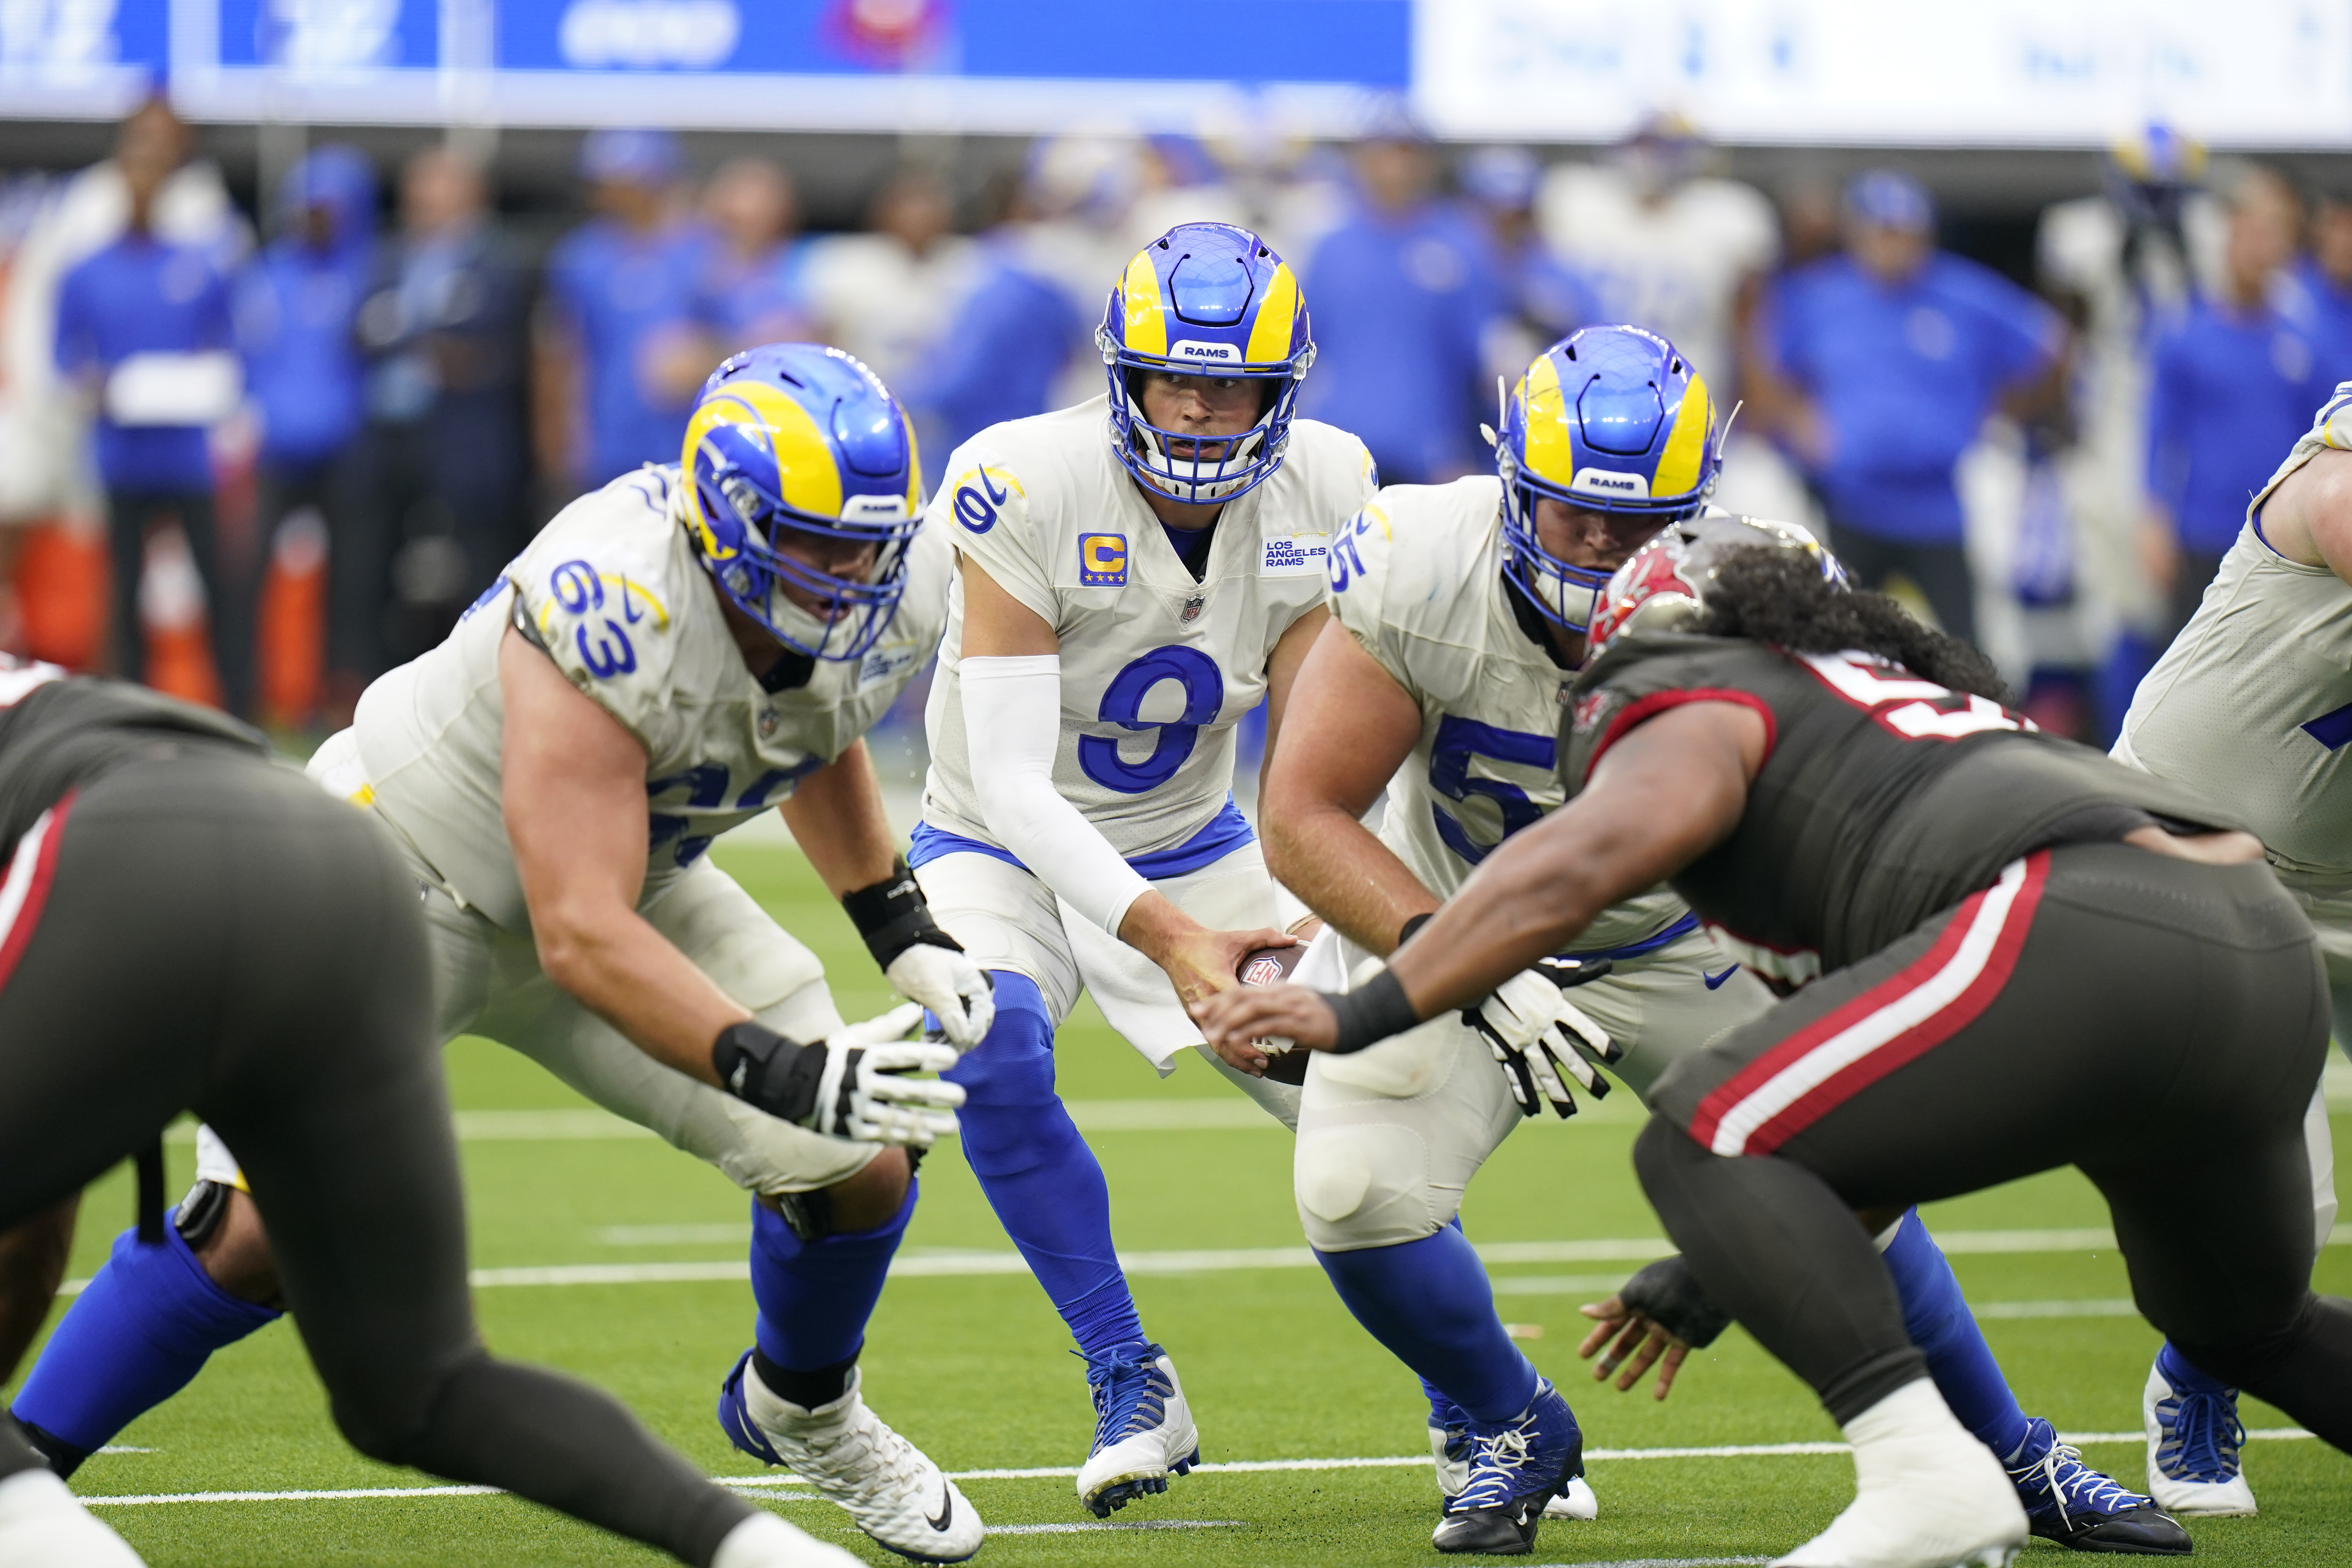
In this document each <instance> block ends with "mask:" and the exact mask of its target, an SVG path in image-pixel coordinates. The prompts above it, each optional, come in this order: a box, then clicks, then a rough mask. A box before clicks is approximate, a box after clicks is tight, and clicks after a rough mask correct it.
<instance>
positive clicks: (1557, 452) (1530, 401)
mask: <svg viewBox="0 0 2352 1568" xmlns="http://www.w3.org/2000/svg"><path fill="white" fill-rule="evenodd" d="M1518 395H1519V398H1520V400H1521V404H1522V405H1523V407H1524V408H1525V410H1526V419H1527V431H1528V472H1529V473H1532V474H1533V475H1535V476H1536V478H1538V479H1543V480H1546V481H1548V482H1549V483H1551V484H1555V485H1561V486H1565V485H1566V484H1567V483H1568V482H1569V481H1570V479H1574V478H1575V477H1576V450H1575V448H1574V447H1571V446H1570V444H1569V437H1568V399H1567V396H1566V395H1564V394H1563V393H1562V392H1561V391H1560V388H1559V366H1558V365H1556V364H1554V363H1552V358H1551V355H1549V354H1541V355H1538V357H1537V359H1536V363H1533V364H1531V365H1529V366H1528V374H1526V376H1525V377H1523V378H1522V379H1521V380H1520V382H1519V391H1518Z"/></svg>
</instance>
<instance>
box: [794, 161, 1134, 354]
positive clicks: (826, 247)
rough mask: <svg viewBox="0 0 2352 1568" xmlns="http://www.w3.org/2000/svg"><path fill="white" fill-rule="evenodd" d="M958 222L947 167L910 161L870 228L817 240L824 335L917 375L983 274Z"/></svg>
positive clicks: (809, 273) (811, 268) (870, 217)
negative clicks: (944, 175)
mask: <svg viewBox="0 0 2352 1568" xmlns="http://www.w3.org/2000/svg"><path fill="white" fill-rule="evenodd" d="M954 224H955V202H954V199H953V197H951V196H950V195H949V193H948V188H947V185H946V184H944V183H943V182H942V181H941V180H940V176H939V175H938V174H933V173H932V172H931V171H929V170H928V169H920V168H907V169H901V170H900V171H899V172H898V174H895V175H894V176H892V178H891V179H890V181H889V183H888V184H885V185H884V186H883V187H882V189H881V191H880V192H879V193H878V194H877V195H876V196H875V198H874V201H873V204H872V205H871V206H870V207H869V208H868V209H867V212H866V227H867V232H866V233H864V234H841V235H832V236H828V237H825V238H824V239H821V240H817V241H814V243H813V244H812V245H811V247H810V253H809V259H808V267H807V269H806V271H805V272H804V274H803V277H804V279H805V280H806V283H807V288H808V300H809V307H810V310H812V312H813V313H814V315H815V317H816V319H817V321H818V322H819V323H820V324H821V326H822V328H823V331H824V342H830V343H833V344H835V346H836V347H839V348H844V349H846V350H848V351H849V352H850V353H854V354H856V356H857V357H858V358H859V359H862V360H864V361H865V362H866V364H867V365H868V366H870V367H871V368H872V370H873V372H874V374H877V375H878V376H880V377H881V378H882V381H883V384H885V385H886V386H889V387H891V388H893V389H894V390H895V389H896V388H897V387H898V384H900V383H901V382H905V381H908V380H909V378H911V377H914V376H917V375H919V374H920V373H921V370H922V363H923V356H924V355H925V354H927V353H929V352H930V351H931V350H932V348H933V347H934V346H935V345H936V344H938V343H939V342H940V339H941V335H942V334H943V333H945V332H946V331H947V327H948V322H949V321H951V320H953V319H954V316H955V313H956V312H957V310H960V309H961V307H962V305H963V301H964V298H965V296H966V295H967V294H969V293H970V292H971V288H972V285H973V284H974V283H975V282H976V281H977V279H978V274H979V270H980V256H979V253H978V251H977V250H976V249H975V248H974V247H973V245H972V242H971V240H970V239H968V238H965V237H963V236H961V235H959V234H957V233H955V232H954ZM1103 287H1104V288H1105V289H1108V288H1109V287H1110V279H1104V280H1103Z"/></svg>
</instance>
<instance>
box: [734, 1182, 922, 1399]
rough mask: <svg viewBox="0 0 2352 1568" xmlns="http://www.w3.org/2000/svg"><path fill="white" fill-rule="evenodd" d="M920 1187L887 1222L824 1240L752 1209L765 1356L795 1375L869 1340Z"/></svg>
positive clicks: (754, 1294) (764, 1209)
mask: <svg viewBox="0 0 2352 1568" xmlns="http://www.w3.org/2000/svg"><path fill="white" fill-rule="evenodd" d="M915 1194H916V1184H915V1183H914V1182H912V1181H911V1180H910V1181H908V1184H907V1201H906V1202H905V1203H903V1204H900V1205H898V1213H897V1214H895V1215H891V1216H890V1218H889V1220H888V1221H887V1223H886V1224H883V1225H879V1226H876V1227H875V1228H874V1229H872V1230H853V1231H845V1232H842V1233H840V1234H837V1235H834V1236H828V1237H823V1238H821V1239H819V1240H816V1241H803V1240H802V1239H801V1238H800V1237H797V1236H794V1235H793V1227H792V1226H788V1225H786V1224H785V1223H784V1220H783V1216H782V1215H779V1214H778V1213H776V1212H775V1211H774V1210H773V1209H772V1208H770V1207H769V1206H768V1205H765V1204H763V1203H761V1202H759V1201H757V1200H756V1199H755V1200H753V1202H752V1204H751V1299H752V1300H755V1301H757V1302H758V1303H759V1304H760V1321H759V1331H758V1338H757V1342H758V1344H759V1347H760V1353H761V1355H764V1356H766V1357H767V1358H768V1359H769V1360H770V1361H772V1362H773V1363H775V1364H776V1365H778V1366H781V1367H788V1368H790V1369H792V1370H793V1371H794V1372H809V1371H814V1370H816V1369H818V1368H820V1367H829V1366H835V1365H837V1364H839V1363H843V1362H845V1361H848V1360H849V1359H850V1358H852V1357H853V1356H855V1355H856V1353H857V1349H858V1347H859V1346H860V1345H862V1344H864V1343H865V1342H866V1319H868V1318H870V1317H872V1316H873V1315H874V1303H875V1302H876V1301H878V1300H881V1298H882V1280H883V1279H884V1277H885V1276H887V1274H888V1273H889V1272H890V1258H891V1257H892V1255H893V1254H895V1253H896V1252H897V1251H898V1238H899V1237H903V1236H905V1235H906V1234H907V1222H908V1220H911V1219H913V1218H914V1217H915Z"/></svg>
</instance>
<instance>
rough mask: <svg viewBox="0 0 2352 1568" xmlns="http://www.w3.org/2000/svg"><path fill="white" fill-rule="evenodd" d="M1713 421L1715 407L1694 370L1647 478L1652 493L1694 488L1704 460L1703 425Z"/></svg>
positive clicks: (1669, 493) (1683, 492) (1674, 493)
mask: <svg viewBox="0 0 2352 1568" xmlns="http://www.w3.org/2000/svg"><path fill="white" fill-rule="evenodd" d="M1714 423H1715V407H1714V405H1713V404H1712V403H1711V402H1710V401H1709V400H1708V398H1707V395H1706V381H1705V380H1704V379H1702V378H1701V377H1700V375H1699V374H1698V373H1697V372H1696V371H1694V372H1692V373H1691V378H1690V385H1689V386H1688V387H1686V388H1685V389H1684V392H1683V405H1682V409H1681V411H1680V412H1679V413H1677V414H1676V415H1675V433H1674V434H1673V435H1671V436H1669V437H1666V449H1665V451H1664V453H1663V454H1661V455H1660V457H1659V458H1658V471H1657V475H1656V477H1655V478H1654V479H1651V481H1650V493H1651V494H1652V495H1654V496H1679V495H1688V494H1689V493H1690V492H1691V491H1693V490H1695V489H1698V473H1699V468H1700V465H1701V464H1703V463H1704V462H1705V461H1706V437H1707V427H1708V426H1711V425H1713V424H1714Z"/></svg>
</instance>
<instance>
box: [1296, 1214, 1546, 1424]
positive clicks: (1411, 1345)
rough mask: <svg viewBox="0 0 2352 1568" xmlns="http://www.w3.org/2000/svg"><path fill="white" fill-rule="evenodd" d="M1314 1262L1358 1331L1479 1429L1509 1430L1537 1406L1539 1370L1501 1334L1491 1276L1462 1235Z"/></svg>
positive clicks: (1326, 1255) (1449, 1230) (1448, 1233)
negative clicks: (1484, 1424)
mask: <svg viewBox="0 0 2352 1568" xmlns="http://www.w3.org/2000/svg"><path fill="white" fill-rule="evenodd" d="M1315 1257H1316V1259H1317V1260H1318V1262H1320V1263H1321V1264H1322V1265H1323V1272H1324V1273H1326V1274H1328V1275H1329V1276H1330V1277H1331V1283H1332V1285H1333V1286H1334V1287H1335V1288H1336V1289H1338V1290H1339V1299H1340V1300H1343V1301H1345V1302H1346V1303H1347V1304H1348V1310H1349V1311H1350V1312H1353V1313H1354V1314H1355V1315H1356V1321H1358V1322H1360V1323H1361V1324H1363V1325H1364V1328H1365V1329H1366V1330H1367V1331H1369V1332H1370V1334H1371V1336H1372V1338H1374V1339H1376V1340H1378V1341H1380V1342H1381V1343H1382V1344H1384V1345H1386V1346H1387V1347H1388V1348H1389V1350H1390V1351H1391V1352H1393V1353H1394V1354H1395V1356H1396V1358H1397V1359H1398V1360H1399V1361H1402V1362H1403V1363H1405V1365H1407V1366H1409V1367H1411V1368H1412V1370H1413V1371H1415V1372H1417V1373H1420V1374H1421V1376H1422V1378H1423V1381H1424V1383H1425V1384H1432V1385H1434V1386H1435V1387H1436V1388H1438V1389H1442V1390H1444V1392H1445V1393H1446V1394H1451V1395H1453V1398H1454V1404H1456V1405H1460V1406H1461V1407H1462V1408H1463V1409H1464V1410H1465V1411H1467V1412H1468V1413H1469V1415H1471V1417H1472V1418H1473V1419H1475V1420H1479V1421H1507V1420H1509V1419H1510V1418H1511V1417H1512V1416H1514V1415H1517V1414H1518V1413H1519V1412H1520V1411H1522V1410H1525V1409H1526V1408H1527V1407H1528V1401H1529V1400H1531V1399H1533V1398H1534V1397H1535V1394H1536V1369H1535V1364H1534V1363H1531V1362H1530V1361H1528V1358H1527V1357H1526V1356H1525V1355H1523V1354H1521V1353H1520V1351H1519V1347H1518V1346H1517V1345H1515V1344H1513V1343H1512V1342H1511V1337H1510V1335H1508V1334H1507V1333H1505V1332H1504V1331H1503V1323H1502V1320H1501V1319H1500V1318H1497V1317H1496V1315H1495V1292H1494V1289H1493V1287H1492V1286H1490V1285H1489V1284H1488V1283H1487V1282H1486V1265H1485V1264H1483V1263H1481V1262H1479V1261H1478V1254H1477V1252H1476V1251H1475V1249H1473V1248H1472V1247H1471V1245H1470V1240H1469V1237H1465V1236H1464V1235H1463V1234H1462V1232H1461V1231H1459V1230H1457V1229H1455V1228H1454V1227H1453V1226H1447V1227H1446V1228H1445V1229H1444V1230H1441V1231H1439V1232H1438V1233H1437V1234H1436V1235H1434V1236H1424V1237H1422V1238H1421V1239H1420V1240H1418V1241H1408V1242H1405V1243H1403V1244H1402V1245H1401V1246H1397V1247H1364V1248H1362V1249H1361V1250H1360V1251H1356V1252H1322V1251H1318V1252H1317V1253H1316V1254H1315Z"/></svg>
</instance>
